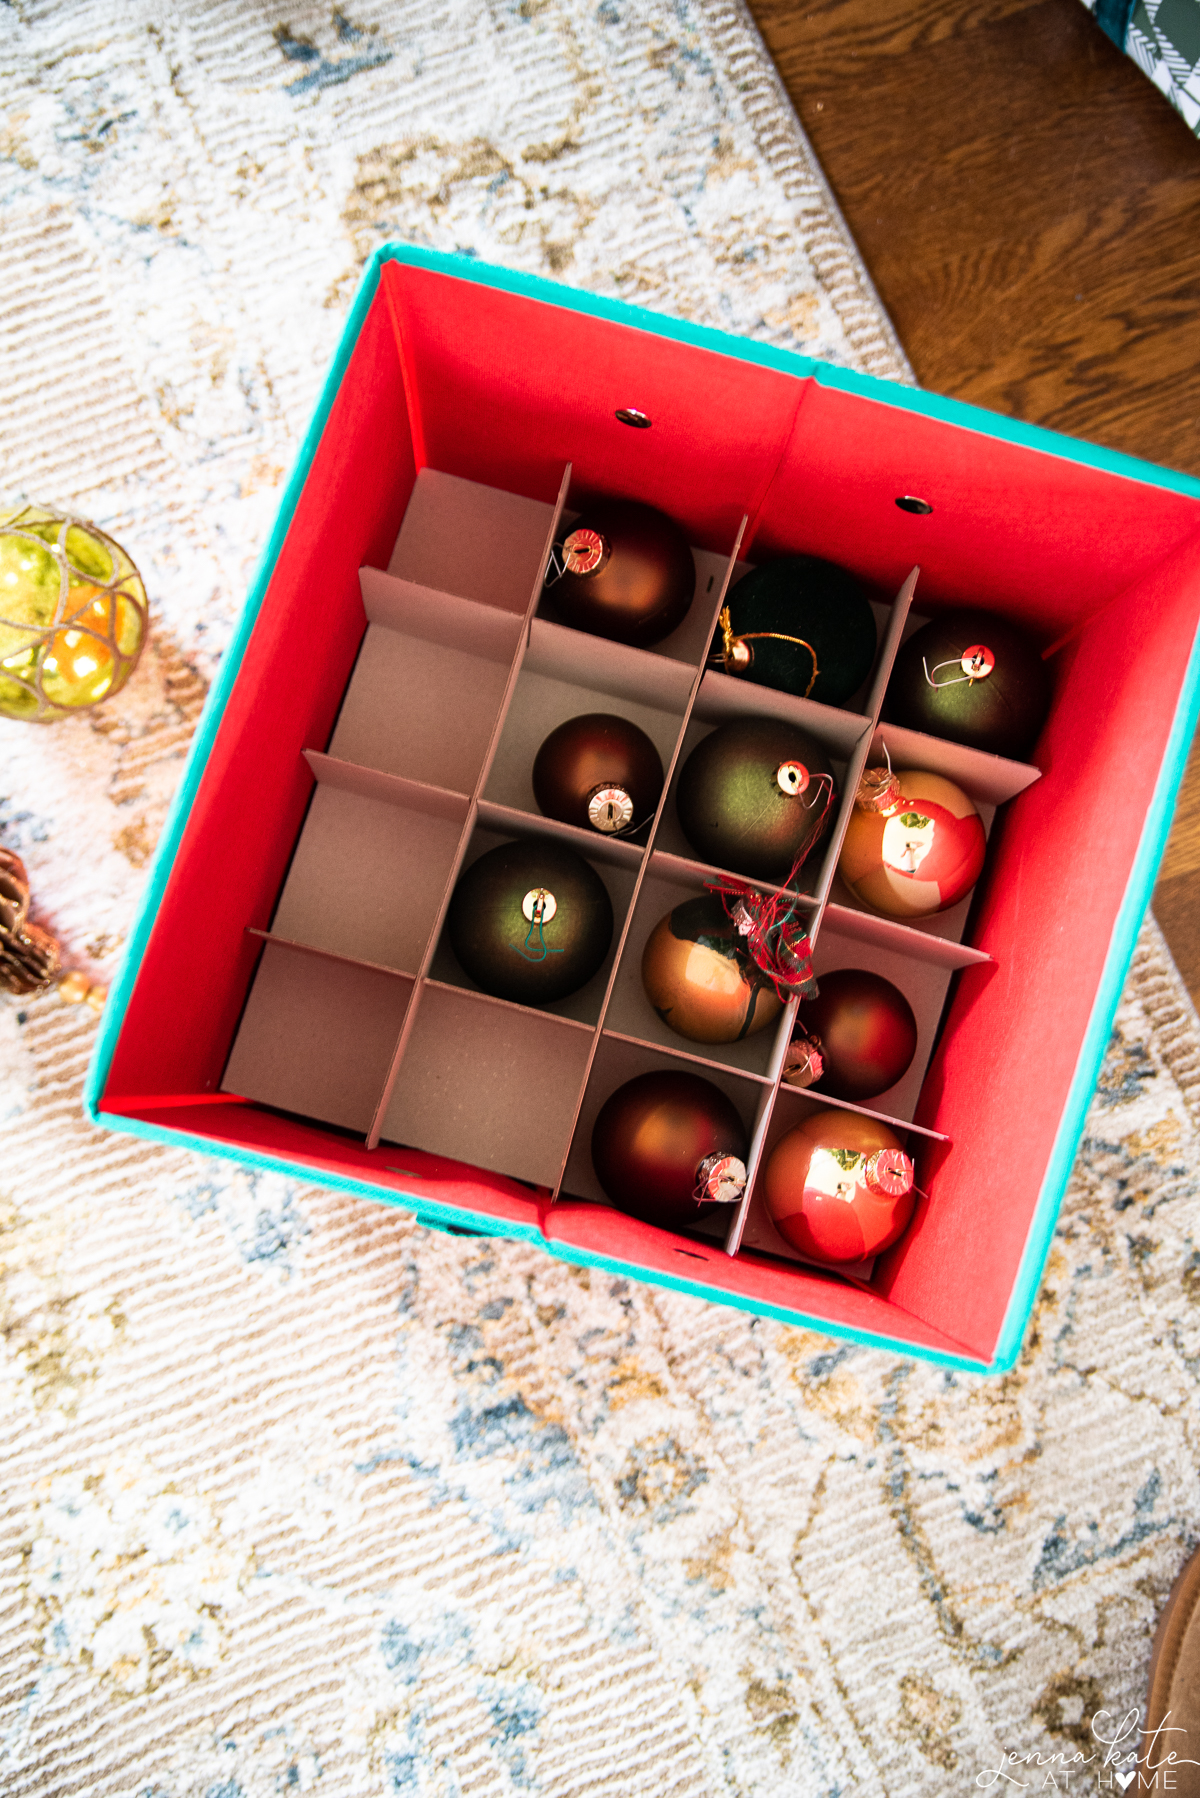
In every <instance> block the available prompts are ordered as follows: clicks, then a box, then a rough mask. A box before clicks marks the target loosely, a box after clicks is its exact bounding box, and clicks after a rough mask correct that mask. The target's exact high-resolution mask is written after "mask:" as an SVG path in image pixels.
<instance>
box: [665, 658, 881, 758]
mask: <svg viewBox="0 0 1200 1798" xmlns="http://www.w3.org/2000/svg"><path fill="white" fill-rule="evenodd" d="M692 717H693V719H699V720H702V721H703V722H704V723H705V724H711V725H717V724H728V723H729V722H730V720H731V719H734V718H781V719H784V720H785V721H786V722H787V723H789V724H795V725H797V726H798V727H799V729H801V730H806V731H808V732H809V734H810V735H811V736H814V737H816V739H817V741H818V742H819V743H821V744H823V745H824V746H825V748H826V749H827V750H828V752H829V753H830V754H831V755H832V754H833V753H834V752H835V751H836V753H837V754H838V755H839V756H840V757H841V759H842V760H843V761H844V762H847V761H849V759H850V757H851V755H852V754H853V753H854V749H855V745H856V744H857V743H858V742H859V740H860V739H861V737H862V735H863V732H864V731H865V730H866V729H867V728H868V726H869V725H870V722H871V720H870V718H869V717H868V716H867V715H866V714H861V715H860V714H859V713H857V712H853V711H847V710H844V709H842V708H841V707H838V706H831V705H820V704H818V702H817V701H816V700H815V699H802V698H800V696H799V695H798V694H796V693H781V692H780V691H779V690H778V689H777V688H775V687H764V686H761V685H760V684H759V683H758V682H757V681H752V680H743V679H741V678H739V677H738V676H737V675H732V674H721V673H719V672H718V671H717V670H715V669H713V668H709V669H707V670H706V671H705V675H704V679H703V680H702V681H701V683H700V691H699V693H697V695H696V703H695V705H694V706H693V708H692Z"/></svg>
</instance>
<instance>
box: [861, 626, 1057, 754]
mask: <svg viewBox="0 0 1200 1798" xmlns="http://www.w3.org/2000/svg"><path fill="white" fill-rule="evenodd" d="M1052 688H1053V682H1052V680H1051V676H1050V670H1049V669H1048V668H1047V666H1046V664H1045V662H1044V661H1043V660H1042V657H1041V654H1040V652H1039V651H1038V648H1037V646H1036V644H1034V643H1033V642H1032V641H1031V639H1030V638H1029V637H1027V636H1026V635H1025V633H1024V631H1021V630H1018V629H1017V627H1016V626H1015V625H1012V624H1009V622H1008V620H1007V619H1005V618H1000V617H998V616H997V614H996V613H995V612H979V611H955V612H945V613H943V614H942V616H941V617H940V618H935V619H934V620H933V621H932V623H930V624H926V625H923V626H922V627H921V629H920V630H919V631H914V632H913V634H912V636H911V637H909V639H908V641H907V642H906V643H903V644H902V645H901V647H900V652H899V654H898V655H897V657H896V665H895V667H894V668H893V670H892V677H891V680H890V681H889V682H888V691H887V705H886V711H887V716H888V717H889V718H890V719H891V720H892V721H893V722H894V723H896V724H903V725H906V726H907V727H908V728H909V729H910V730H922V731H924V732H925V733H926V734H927V735H928V736H931V737H949V738H951V739H952V740H953V741H954V742H956V743H965V744H967V746H968V747H969V748H971V749H984V750H987V751H988V753H989V754H991V755H1006V756H1012V757H1018V758H1019V757H1021V756H1024V755H1028V753H1029V751H1030V750H1031V749H1032V748H1033V745H1034V743H1035V741H1036V740H1037V736H1038V732H1039V731H1040V730H1041V728H1042V725H1043V724H1044V723H1045V722H1046V714H1047V713H1048V712H1049V710H1050V699H1051V693H1052Z"/></svg>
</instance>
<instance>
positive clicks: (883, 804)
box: [854, 768, 904, 818]
mask: <svg viewBox="0 0 1200 1798" xmlns="http://www.w3.org/2000/svg"><path fill="white" fill-rule="evenodd" d="M854 803H855V805H856V806H857V807H858V809H859V811H860V812H878V813H880V815H881V816H882V817H885V818H886V817H887V816H888V815H889V814H890V813H892V812H894V811H895V810H896V808H897V806H900V805H903V804H904V794H903V793H902V792H901V791H900V780H899V776H898V775H896V774H894V773H893V772H892V770H891V769H890V768H864V769H863V773H862V779H861V780H860V781H859V783H858V792H857V793H856V794H855V795H854Z"/></svg>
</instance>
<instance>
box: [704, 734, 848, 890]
mask: <svg viewBox="0 0 1200 1798" xmlns="http://www.w3.org/2000/svg"><path fill="white" fill-rule="evenodd" d="M836 796H837V795H836V791H835V789H834V784H833V770H832V768H831V767H830V765H829V760H828V758H827V756H826V754H825V751H824V750H823V749H822V748H821V745H820V744H819V743H818V742H817V740H816V738H815V737H812V736H810V735H809V733H808V732H807V731H806V730H801V729H800V728H799V726H798V725H795V724H787V723H784V722H781V721H780V720H778V719H774V718H737V719H734V720H733V721H732V722H731V723H729V724H722V725H719V726H718V727H717V729H716V730H714V731H712V732H711V733H710V734H709V735H708V736H707V737H705V738H704V739H703V740H702V741H701V742H699V743H698V744H697V745H696V747H695V749H693V750H692V753H691V754H690V755H689V756H688V759H687V761H686V762H685V763H684V765H683V772H682V773H681V774H680V777H679V786H678V789H677V792H676V799H675V803H676V807H677V810H678V812H679V822H680V825H681V826H682V828H683V834H684V836H685V837H686V838H687V840H688V842H689V843H690V844H691V845H692V848H693V849H694V850H695V851H696V853H697V855H698V856H699V857H700V858H701V860H702V861H706V862H710V863H712V865H713V866H714V867H718V868H731V869H732V870H733V872H734V873H735V874H749V875H750V876H751V877H752V878H754V879H758V880H771V881H776V882H778V883H782V882H784V881H786V880H787V879H788V878H789V876H790V875H791V872H792V869H793V867H794V866H795V864H796V863H797V862H798V861H799V860H800V859H801V857H802V856H804V855H806V854H807V853H808V851H809V850H810V849H811V848H812V847H813V845H814V844H815V843H817V842H818V841H819V840H820V838H821V837H822V836H823V835H824V833H825V829H826V826H827V824H828V821H829V818H830V816H831V811H832V804H833V801H834V799H836Z"/></svg>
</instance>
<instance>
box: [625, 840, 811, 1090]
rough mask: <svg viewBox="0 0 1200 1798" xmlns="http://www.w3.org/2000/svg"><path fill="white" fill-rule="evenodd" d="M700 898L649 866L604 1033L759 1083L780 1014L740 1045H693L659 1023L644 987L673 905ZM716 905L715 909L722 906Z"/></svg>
mask: <svg viewBox="0 0 1200 1798" xmlns="http://www.w3.org/2000/svg"><path fill="white" fill-rule="evenodd" d="M703 896H705V895H704V889H703V887H702V886H701V885H700V884H699V882H698V881H697V880H695V879H693V878H689V877H686V876H685V877H682V878H677V877H675V876H674V875H672V874H668V873H663V872H661V871H660V868H659V866H658V864H657V862H656V860H652V863H651V867H650V869H649V870H648V872H647V874H646V877H645V879H644V881H643V882H642V886H641V889H640V891H639V893H638V898H637V904H636V906H635V907H634V913H633V919H632V921H631V923H630V927H629V935H628V936H627V937H626V939H625V948H624V950H623V952H622V955H621V963H620V966H619V968H618V969H617V977H616V980H615V981H614V983H613V990H612V997H611V998H610V1000H609V1004H608V1010H607V1012H606V1013H605V1018H604V1026H605V1029H606V1030H610V1031H615V1032H617V1033H619V1034H620V1035H622V1036H630V1037H635V1038H637V1039H638V1040H639V1041H641V1042H644V1043H649V1044H653V1045H656V1046H657V1047H658V1048H660V1049H668V1050H674V1051H675V1052H676V1053H679V1054H682V1055H691V1056H696V1057H699V1058H700V1059H702V1060H704V1061H710V1062H716V1063H717V1064H719V1065H720V1066H722V1067H727V1068H729V1069H730V1070H731V1071H732V1070H740V1071H741V1072H742V1073H746V1074H752V1075H755V1076H757V1077H758V1078H759V1079H766V1078H767V1077H768V1075H769V1072H770V1064H771V1056H772V1051H773V1050H774V1048H775V1044H776V1042H777V1040H778V1036H779V1032H780V1030H781V1029H782V1028H783V1020H784V1012H783V1011H781V1012H780V1013H779V1014H778V1018H777V1019H773V1020H772V1021H771V1022H770V1023H768V1024H766V1025H764V1026H763V1027H762V1028H761V1029H759V1030H757V1031H755V1032H754V1033H753V1034H751V1035H749V1036H744V1037H742V1038H741V1039H740V1040H737V1041H734V1042H725V1043H706V1042H697V1041H695V1040H693V1039H692V1038H691V1037H685V1036H681V1035H680V1034H679V1032H678V1031H676V1030H672V1029H671V1027H670V1025H669V1024H667V1023H666V1022H665V1021H664V1020H663V1019H662V1018H660V1017H659V1015H658V1013H657V1012H656V1011H655V1009H654V1007H653V1005H652V1004H651V1003H650V999H649V996H648V994H647V992H646V988H645V986H644V985H643V983H642V956H643V954H644V952H645V948H646V944H647V942H648V941H649V938H650V936H651V933H652V932H653V931H654V929H655V928H656V926H657V925H658V923H659V921H660V920H661V919H662V918H665V917H666V916H667V914H668V913H669V912H671V911H673V910H674V909H675V907H676V906H677V905H682V904H684V902H685V901H687V900H689V899H699V898H701V897H703ZM716 903H717V904H719V903H720V901H719V900H718V901H716ZM732 978H733V973H732V970H731V979H732ZM785 1010H786V1008H785ZM699 1071H702V1070H699Z"/></svg>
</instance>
